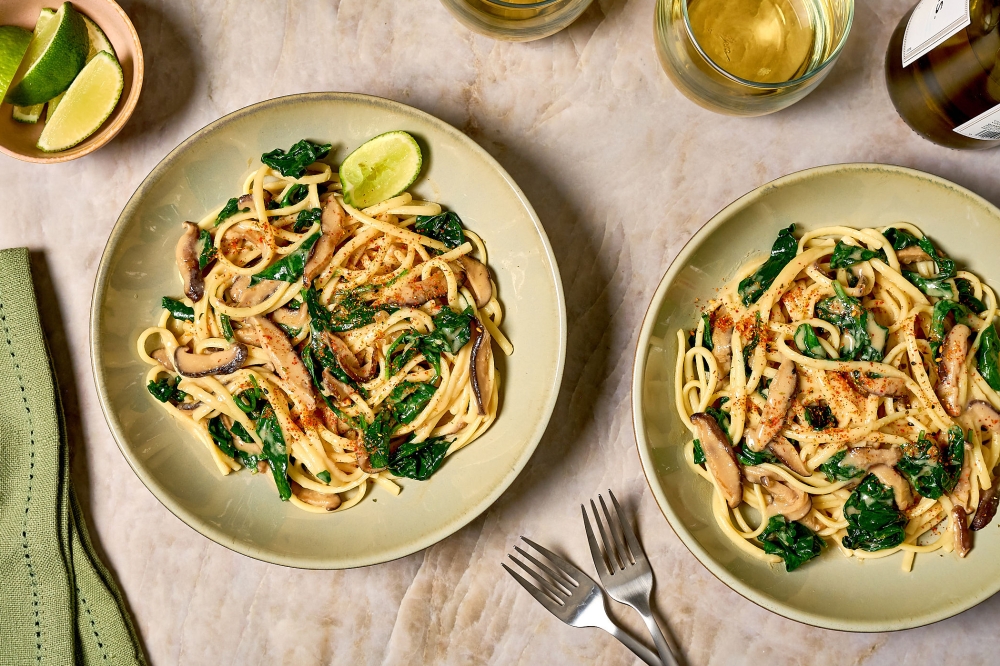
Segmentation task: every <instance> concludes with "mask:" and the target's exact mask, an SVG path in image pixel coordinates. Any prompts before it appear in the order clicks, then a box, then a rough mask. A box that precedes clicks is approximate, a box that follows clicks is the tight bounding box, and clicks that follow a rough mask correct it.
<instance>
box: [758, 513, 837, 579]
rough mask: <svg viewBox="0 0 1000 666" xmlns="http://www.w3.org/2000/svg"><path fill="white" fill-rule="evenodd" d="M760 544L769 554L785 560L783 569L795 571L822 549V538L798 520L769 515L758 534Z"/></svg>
mask: <svg viewBox="0 0 1000 666" xmlns="http://www.w3.org/2000/svg"><path fill="white" fill-rule="evenodd" d="M760 544H761V546H763V548H764V552H765V553H768V554H769V555H779V556H780V557H781V559H783V560H784V561H785V571H795V570H796V569H798V568H799V567H800V566H802V565H803V564H805V563H806V562H808V561H809V560H811V559H812V558H814V557H816V556H817V555H819V554H820V551H821V550H823V539H821V538H820V537H818V536H816V533H815V532H813V531H812V530H811V529H809V528H808V527H806V526H805V525H803V524H802V523H800V522H798V521H789V520H788V519H787V518H785V517H784V516H771V519H770V520H769V521H767V527H765V528H764V531H763V532H762V533H761V535H760Z"/></svg>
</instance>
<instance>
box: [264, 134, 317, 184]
mask: <svg viewBox="0 0 1000 666" xmlns="http://www.w3.org/2000/svg"><path fill="white" fill-rule="evenodd" d="M330 148H331V146H330V144H328V143H323V144H319V143H313V142H312V141H308V140H306V139H302V140H301V141H299V142H298V143H296V144H295V145H293V146H292V147H291V148H289V149H288V152H287V153H286V152H285V151H284V150H282V149H281V148H275V149H274V150H272V151H271V152H269V153H264V154H263V155H261V156H260V161H261V162H263V163H264V164H266V165H267V166H269V167H271V168H272V169H274V170H276V171H279V172H280V173H281V175H282V176H286V177H288V176H290V177H292V178H301V177H302V176H303V175H305V172H306V167H307V166H309V165H310V164H312V163H313V162H316V161H319V160H321V159H323V158H324V157H326V155H327V153H329V152H330Z"/></svg>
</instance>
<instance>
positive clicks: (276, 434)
mask: <svg viewBox="0 0 1000 666" xmlns="http://www.w3.org/2000/svg"><path fill="white" fill-rule="evenodd" d="M257 434H258V435H259V436H260V439H261V441H262V442H263V443H264V459H265V460H267V464H268V467H270V468H271V474H272V475H273V476H274V483H275V485H277V486H278V496H279V497H281V500H282V501H287V500H288V498H290V497H291V496H292V486H291V485H290V484H289V482H288V447H287V446H286V445H285V436H284V435H283V434H282V432H281V426H280V425H279V424H278V417H276V416H275V415H274V410H273V409H272V408H271V406H270V405H268V406H267V408H266V409H265V410H264V413H263V414H262V415H261V417H260V418H259V419H257Z"/></svg>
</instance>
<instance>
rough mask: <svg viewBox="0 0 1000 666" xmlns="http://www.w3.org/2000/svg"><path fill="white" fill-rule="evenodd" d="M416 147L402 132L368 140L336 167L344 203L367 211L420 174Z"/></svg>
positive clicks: (420, 160) (409, 137)
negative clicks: (338, 171)
mask: <svg viewBox="0 0 1000 666" xmlns="http://www.w3.org/2000/svg"><path fill="white" fill-rule="evenodd" d="M422 164H423V157H422V156H421V154H420V146H418V145H417V142H416V141H415V140H414V139H413V137H412V136H410V135H409V134H407V133H406V132H402V131H396V132H386V133H385V134H379V135H378V136H377V137H375V138H374V139H369V140H368V141H366V142H365V143H363V144H362V145H361V147H359V148H358V149H357V150H355V151H354V152H353V153H351V154H350V155H348V156H347V159H346V160H344V162H343V163H342V164H341V165H340V184H341V186H342V187H343V188H344V201H346V202H347V203H348V204H350V205H352V206H354V207H355V208H367V207H368V206H374V205H375V204H377V203H379V202H381V201H385V200H386V199H389V198H390V197H394V196H396V195H397V194H399V193H400V192H402V191H403V190H405V189H406V188H407V187H409V186H410V185H412V184H413V181H415V180H416V179H417V176H418V175H420V167H421V165H422Z"/></svg>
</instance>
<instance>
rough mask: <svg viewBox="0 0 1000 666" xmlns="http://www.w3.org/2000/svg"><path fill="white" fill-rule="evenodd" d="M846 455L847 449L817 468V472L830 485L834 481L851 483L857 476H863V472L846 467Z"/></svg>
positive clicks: (849, 466)
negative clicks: (822, 475)
mask: <svg viewBox="0 0 1000 666" xmlns="http://www.w3.org/2000/svg"><path fill="white" fill-rule="evenodd" d="M846 455H847V449H844V450H843V451H839V452H837V453H836V454H835V455H834V456H833V457H832V458H830V459H829V460H827V461H826V462H825V463H823V464H822V465H820V466H819V471H821V472H823V474H825V475H826V478H827V479H829V480H830V482H831V483H832V482H834V481H851V480H852V479H856V478H858V477H859V476H864V473H865V470H863V469H858V468H857V467H855V466H853V465H848V464H846V463H845V462H844V457H845V456H846Z"/></svg>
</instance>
